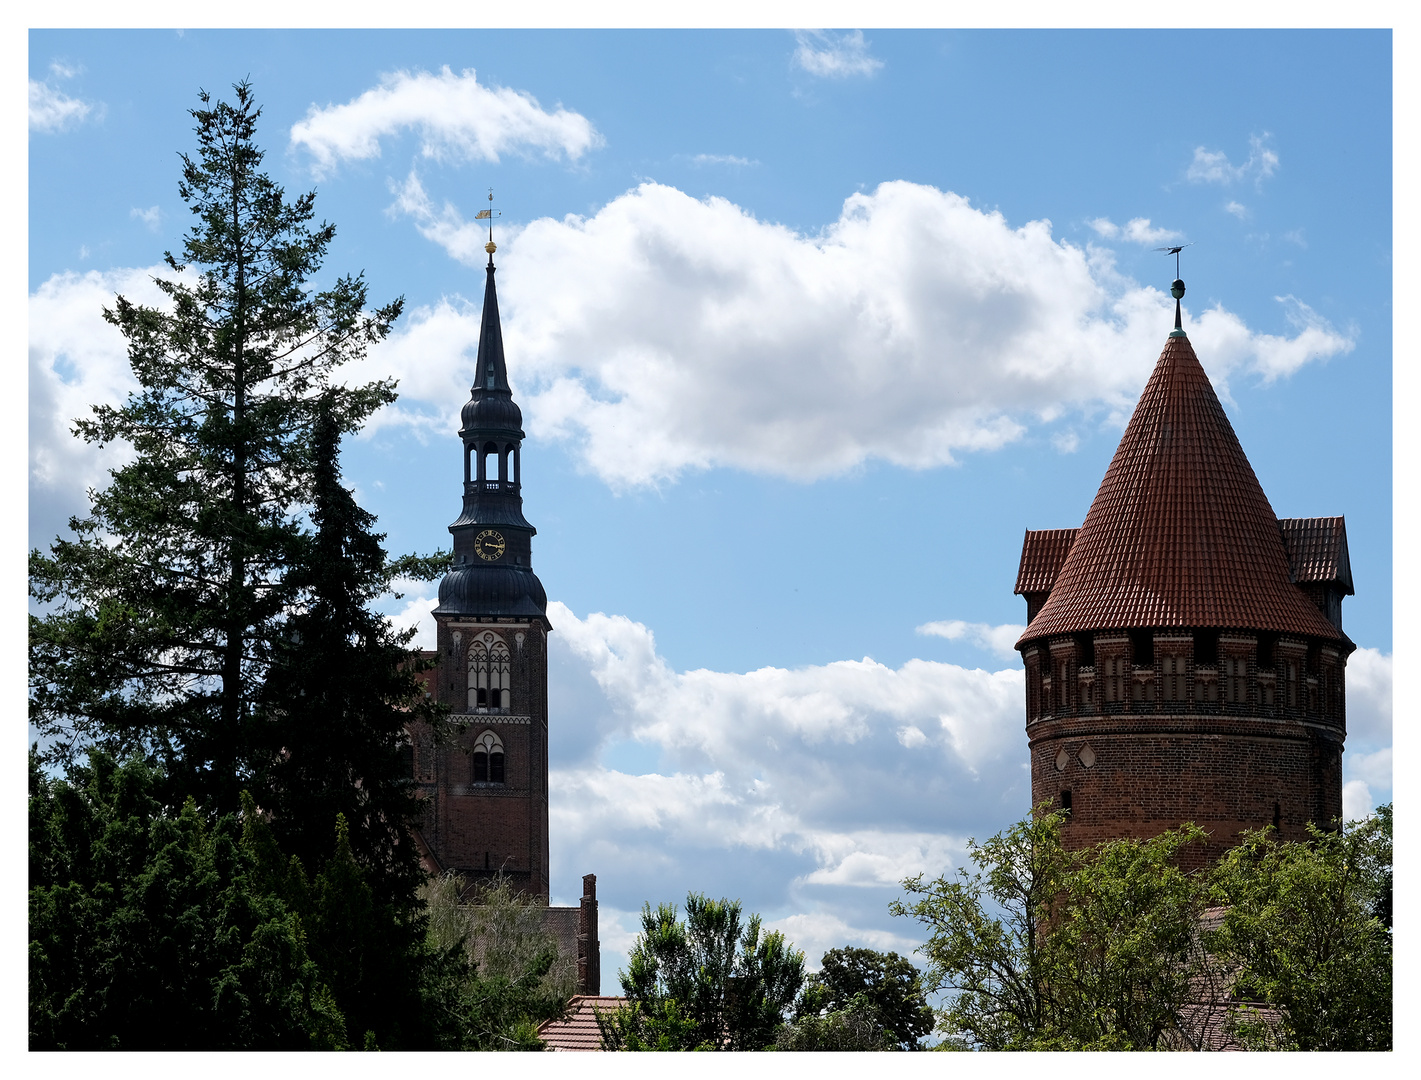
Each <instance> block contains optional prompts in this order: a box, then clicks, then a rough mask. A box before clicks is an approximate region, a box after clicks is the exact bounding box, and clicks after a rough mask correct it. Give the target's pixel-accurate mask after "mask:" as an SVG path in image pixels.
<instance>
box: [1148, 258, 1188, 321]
mask: <svg viewBox="0 0 1421 1080" xmlns="http://www.w3.org/2000/svg"><path fill="white" fill-rule="evenodd" d="M1193 246H1194V245H1193V243H1188V244H1176V245H1175V246H1174V247H1157V248H1155V250H1156V251H1163V252H1164V253H1165V254H1167V255H1173V256H1174V281H1173V282H1172V283H1171V284H1170V286H1169V295H1170V296H1172V297H1174V329H1173V330H1171V331H1170V332H1169V336H1170V337H1188V336H1189V335H1188V334H1186V333H1185V332H1184V320H1183V318H1182V314H1183V313H1182V312H1181V311H1180V307H1179V302H1180V301H1181V300H1182V299H1184V279H1183V278H1181V277H1180V276H1179V253H1180V252H1181V251H1183V250H1184V249H1185V248H1187V247H1193Z"/></svg>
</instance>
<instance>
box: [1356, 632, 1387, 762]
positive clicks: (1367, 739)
mask: <svg viewBox="0 0 1421 1080" xmlns="http://www.w3.org/2000/svg"><path fill="white" fill-rule="evenodd" d="M1392 666H1393V665H1392V656H1391V654H1390V653H1384V652H1381V651H1380V650H1379V649H1368V648H1359V649H1358V650H1357V651H1356V652H1354V653H1353V654H1352V655H1351V656H1350V657H1348V659H1347V741H1348V743H1349V744H1350V745H1352V746H1354V747H1358V748H1361V747H1373V748H1375V747H1379V746H1390V745H1391V730H1392V729H1391V684H1392Z"/></svg>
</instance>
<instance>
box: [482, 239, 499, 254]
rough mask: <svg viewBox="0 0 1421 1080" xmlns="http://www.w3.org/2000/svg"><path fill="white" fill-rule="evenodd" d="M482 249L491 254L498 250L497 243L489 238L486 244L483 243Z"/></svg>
mask: <svg viewBox="0 0 1421 1080" xmlns="http://www.w3.org/2000/svg"><path fill="white" fill-rule="evenodd" d="M484 250H485V251H487V252H488V253H489V254H490V255H492V254H493V253H494V252H495V251H497V250H498V245H497V244H495V243H494V242H493V241H492V240H490V241H489V242H488V243H487V244H485V245H484Z"/></svg>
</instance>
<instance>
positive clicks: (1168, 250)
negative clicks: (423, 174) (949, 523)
mask: <svg viewBox="0 0 1421 1080" xmlns="http://www.w3.org/2000/svg"><path fill="white" fill-rule="evenodd" d="M489 198H493V196H492V195H490V196H489ZM490 235H492V234H490ZM1193 246H1194V245H1193V243H1188V244H1176V245H1175V246H1173V247H1157V248H1155V250H1156V251H1162V252H1164V253H1165V254H1166V255H1173V256H1174V281H1173V282H1171V283H1170V286H1169V295H1170V296H1172V297H1174V329H1173V330H1171V331H1170V332H1169V336H1170V337H1188V336H1189V335H1188V334H1186V333H1185V332H1184V322H1183V320H1182V319H1181V318H1180V309H1179V302H1180V301H1181V300H1183V299H1184V279H1183V278H1181V277H1180V276H1179V253H1180V252H1181V251H1183V250H1184V249H1185V248H1187V247H1193Z"/></svg>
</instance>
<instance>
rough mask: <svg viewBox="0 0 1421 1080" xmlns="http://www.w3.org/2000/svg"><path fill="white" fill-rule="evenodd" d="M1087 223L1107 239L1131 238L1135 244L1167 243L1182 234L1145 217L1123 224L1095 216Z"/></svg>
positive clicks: (1132, 219)
mask: <svg viewBox="0 0 1421 1080" xmlns="http://www.w3.org/2000/svg"><path fill="white" fill-rule="evenodd" d="M1086 224H1087V225H1089V226H1090V227H1091V228H1092V229H1094V230H1095V231H1096V232H1097V233H1099V234H1100V235H1101V236H1103V237H1104V238H1105V239H1107V240H1129V241H1130V242H1131V243H1134V244H1167V243H1169V242H1170V241H1172V240H1178V239H1179V238H1180V237H1181V236H1182V234H1181V233H1179V232H1176V231H1175V230H1174V229H1163V228H1157V227H1155V226H1152V225H1151V224H1150V219H1149V218H1145V217H1137V218H1131V219H1130V220H1129V221H1127V222H1126V223H1125V224H1124V225H1123V226H1122V225H1117V224H1115V222H1113V221H1111V220H1110V219H1109V218H1106V217H1099V218H1093V219H1091V220H1090V221H1087V222H1086Z"/></svg>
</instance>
